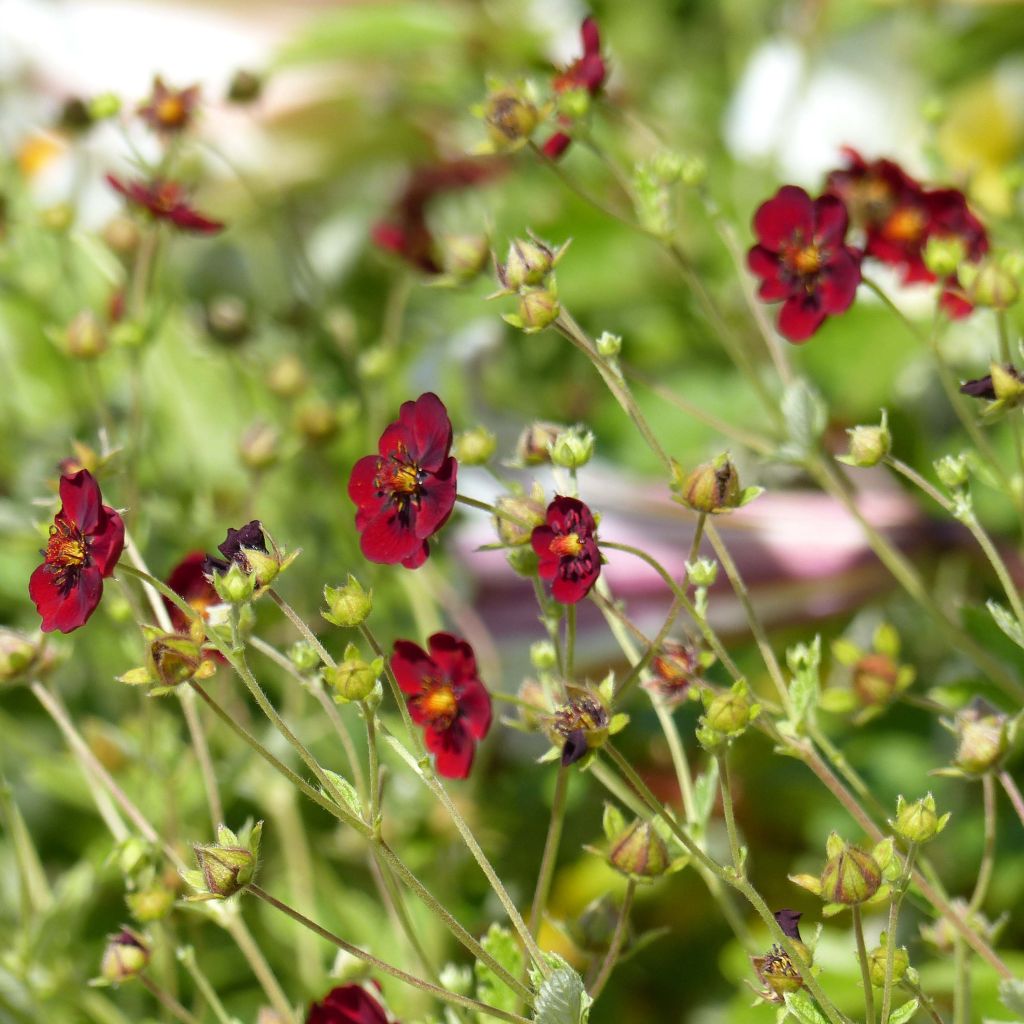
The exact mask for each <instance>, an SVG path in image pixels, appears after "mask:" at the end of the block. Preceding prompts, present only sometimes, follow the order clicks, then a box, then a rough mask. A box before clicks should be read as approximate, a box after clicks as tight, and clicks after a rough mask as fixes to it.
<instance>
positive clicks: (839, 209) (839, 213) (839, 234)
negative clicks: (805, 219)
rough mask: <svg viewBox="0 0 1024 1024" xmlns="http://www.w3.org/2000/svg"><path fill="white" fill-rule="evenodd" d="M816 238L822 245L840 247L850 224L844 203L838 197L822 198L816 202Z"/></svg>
mask: <svg viewBox="0 0 1024 1024" xmlns="http://www.w3.org/2000/svg"><path fill="white" fill-rule="evenodd" d="M814 220H815V228H814V238H815V240H816V241H817V242H818V243H820V244H821V245H825V246H833V245H839V244H840V243H841V242H842V240H843V238H844V237H845V235H846V228H847V227H848V225H849V223H850V218H849V215H848V214H847V212H846V206H845V205H844V204H843V201H842V200H841V199H839V198H837V197H836V196H827V195H826V196H820V197H819V198H818V199H815V200H814Z"/></svg>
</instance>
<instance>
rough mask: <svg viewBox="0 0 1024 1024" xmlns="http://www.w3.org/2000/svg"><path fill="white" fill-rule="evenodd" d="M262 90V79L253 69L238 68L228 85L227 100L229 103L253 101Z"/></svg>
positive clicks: (258, 96)
mask: <svg viewBox="0 0 1024 1024" xmlns="http://www.w3.org/2000/svg"><path fill="white" fill-rule="evenodd" d="M262 92H263V79H262V78H261V77H260V76H259V75H257V74H256V73H255V72H253V71H246V70H245V69H244V68H239V69H238V70H237V71H236V72H235V73H234V74H233V75H232V76H231V82H230V83H229V85H228V101H229V102H231V103H254V102H255V101H256V100H258V99H259V98H260V95H261V94H262Z"/></svg>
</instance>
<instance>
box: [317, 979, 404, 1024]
mask: <svg viewBox="0 0 1024 1024" xmlns="http://www.w3.org/2000/svg"><path fill="white" fill-rule="evenodd" d="M306 1024H388V1017H387V1014H386V1013H385V1012H384V1008H383V1007H382V1006H381V1005H380V1003H378V1002H377V1000H376V999H374V998H373V996H371V995H370V993H369V992H367V990H366V989H365V988H363V986H362V985H339V986H338V987H337V988H332V989H331V991H330V992H328V993H327V995H326V996H324V999H323V1002H320V1003H313V1005H312V1006H310V1008H309V1015H308V1016H307V1017H306Z"/></svg>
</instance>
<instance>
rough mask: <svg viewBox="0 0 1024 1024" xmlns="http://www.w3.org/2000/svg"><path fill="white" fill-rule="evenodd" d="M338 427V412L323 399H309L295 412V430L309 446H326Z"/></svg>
mask: <svg viewBox="0 0 1024 1024" xmlns="http://www.w3.org/2000/svg"><path fill="white" fill-rule="evenodd" d="M339 426H340V424H339V422H338V410H337V409H336V408H335V406H333V405H332V404H331V403H330V402H328V401H326V400H325V399H323V398H310V399H308V400H307V401H304V402H303V403H302V404H301V405H300V406H299V408H298V409H297V410H296V411H295V429H296V430H297V431H298V432H299V433H300V434H301V435H302V436H303V437H304V438H305V439H306V440H307V441H309V443H310V444H326V443H327V442H328V441H330V440H331V439H332V438H334V437H335V436H337V433H338V428H339Z"/></svg>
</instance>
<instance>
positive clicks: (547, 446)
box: [516, 420, 565, 466]
mask: <svg viewBox="0 0 1024 1024" xmlns="http://www.w3.org/2000/svg"><path fill="white" fill-rule="evenodd" d="M564 429H565V428H564V427H562V426H559V424H557V423H548V422H545V421H541V420H537V421H536V422H534V423H531V424H530V425H529V426H528V427H527V428H526V429H525V430H524V431H523V432H522V433H521V434H520V435H519V440H518V441H517V442H516V462H517V464H518V465H520V466H539V465H541V463H544V462H550V461H551V445H552V443H553V442H554V440H555V438H557V437H558V435H559V434H561V433H562V431H563V430H564Z"/></svg>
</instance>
